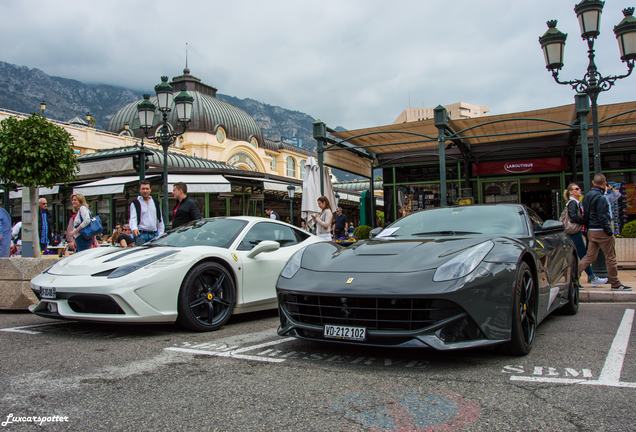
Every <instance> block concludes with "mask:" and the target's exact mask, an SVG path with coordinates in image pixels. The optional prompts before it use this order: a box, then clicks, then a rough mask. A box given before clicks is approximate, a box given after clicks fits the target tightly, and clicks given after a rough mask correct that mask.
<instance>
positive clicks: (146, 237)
mask: <svg viewBox="0 0 636 432" xmlns="http://www.w3.org/2000/svg"><path fill="white" fill-rule="evenodd" d="M155 237H157V232H156V231H155V232H149V231H139V235H138V236H137V237H135V245H136V246H141V245H142V244H144V243H146V242H149V241H150V240H152V239H154V238H155Z"/></svg>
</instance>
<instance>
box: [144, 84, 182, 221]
mask: <svg viewBox="0 0 636 432" xmlns="http://www.w3.org/2000/svg"><path fill="white" fill-rule="evenodd" d="M155 93H156V94H157V105H158V109H159V112H160V113H161V122H160V126H159V128H158V129H157V132H156V134H155V135H154V136H150V137H148V139H151V140H153V141H155V142H156V143H158V144H160V145H161V148H162V149H163V222H164V224H165V226H168V147H170V145H172V144H173V143H174V142H175V140H176V139H177V138H178V137H179V136H181V135H183V134H184V133H185V131H186V129H187V126H188V122H189V121H190V119H191V117H192V102H193V101H194V98H193V97H192V96H190V95H189V94H188V92H186V91H182V92H180V93H179V94H178V95H177V96H176V97H175V96H174V94H173V89H172V86H171V85H170V84H169V83H168V77H167V76H162V77H161V82H160V83H159V84H157V85H156V86H155ZM173 105H174V107H175V109H176V112H177V120H178V122H179V123H180V124H181V127H182V130H181V132H175V131H174V128H173V126H172V125H171V124H170V123H169V122H168V113H169V112H170V111H172V107H173ZM155 108H156V107H155V105H154V104H153V103H152V102H150V96H149V95H144V100H143V101H141V102H140V103H139V104H138V105H137V113H138V116H139V126H140V127H141V128H142V129H143V130H144V135H146V134H147V133H148V129H150V128H151V127H152V126H153V123H154V116H155ZM144 153H145V152H144ZM144 157H145V154H144ZM140 163H142V164H145V160H144V161H143V162H141V161H140Z"/></svg>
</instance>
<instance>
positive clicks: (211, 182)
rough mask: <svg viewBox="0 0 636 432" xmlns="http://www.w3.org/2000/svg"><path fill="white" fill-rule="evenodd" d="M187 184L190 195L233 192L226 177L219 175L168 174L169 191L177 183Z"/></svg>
mask: <svg viewBox="0 0 636 432" xmlns="http://www.w3.org/2000/svg"><path fill="white" fill-rule="evenodd" d="M180 182H181V183H185V184H186V185H187V186H188V193H221V192H231V191H232V186H231V185H230V182H229V181H227V180H226V178H225V177H223V176H222V175H219V174H168V190H169V191H170V190H172V186H173V185H174V184H175V183H180Z"/></svg>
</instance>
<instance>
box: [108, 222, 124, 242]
mask: <svg viewBox="0 0 636 432" xmlns="http://www.w3.org/2000/svg"><path fill="white" fill-rule="evenodd" d="M121 230H122V228H121V225H119V224H117V225H115V229H114V230H113V233H112V234H111V235H110V237H108V238H107V239H106V241H107V242H108V243H110V244H113V245H114V244H115V242H116V240H115V239H116V238H117V237H119V235H120V234H121Z"/></svg>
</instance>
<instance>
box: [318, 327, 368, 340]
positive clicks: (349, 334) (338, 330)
mask: <svg viewBox="0 0 636 432" xmlns="http://www.w3.org/2000/svg"><path fill="white" fill-rule="evenodd" d="M324 336H325V337H326V338H332V339H344V340H353V341H363V340H365V339H366V338H367V329H366V328H365V327H349V326H339V325H330V324H327V325H325V332H324Z"/></svg>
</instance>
